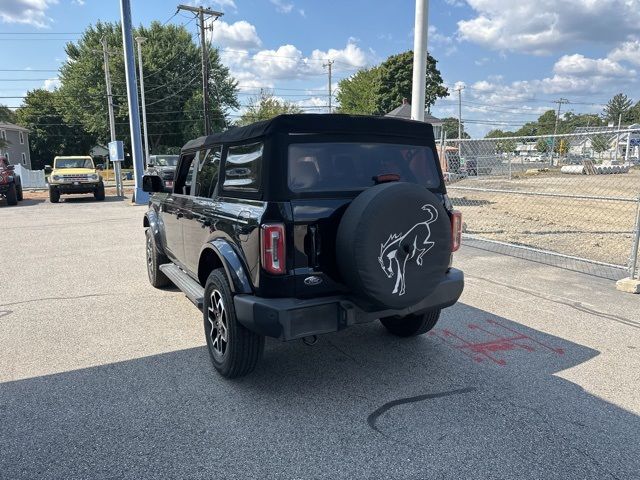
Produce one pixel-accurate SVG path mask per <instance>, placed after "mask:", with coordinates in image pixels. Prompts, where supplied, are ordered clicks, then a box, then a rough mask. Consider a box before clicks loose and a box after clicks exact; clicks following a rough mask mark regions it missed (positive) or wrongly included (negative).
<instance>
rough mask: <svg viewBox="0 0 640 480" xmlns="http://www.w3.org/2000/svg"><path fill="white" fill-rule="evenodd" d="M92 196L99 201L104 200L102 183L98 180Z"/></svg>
mask: <svg viewBox="0 0 640 480" xmlns="http://www.w3.org/2000/svg"><path fill="white" fill-rule="evenodd" d="M93 196H94V197H95V199H96V200H98V201H99V202H101V201H103V200H104V183H102V182H100V183H99V184H98V186H97V187H96V190H95V192H93Z"/></svg>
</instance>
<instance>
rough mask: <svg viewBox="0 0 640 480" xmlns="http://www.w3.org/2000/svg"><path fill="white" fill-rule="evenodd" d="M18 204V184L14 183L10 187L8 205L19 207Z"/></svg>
mask: <svg viewBox="0 0 640 480" xmlns="http://www.w3.org/2000/svg"><path fill="white" fill-rule="evenodd" d="M17 204H18V194H17V193H16V184H15V183H12V184H11V185H9V190H8V191H7V205H17Z"/></svg>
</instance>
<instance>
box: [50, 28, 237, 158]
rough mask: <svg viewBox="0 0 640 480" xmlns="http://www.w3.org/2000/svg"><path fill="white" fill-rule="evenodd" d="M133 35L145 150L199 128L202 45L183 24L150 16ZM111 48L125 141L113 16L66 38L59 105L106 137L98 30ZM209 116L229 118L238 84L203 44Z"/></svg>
mask: <svg viewBox="0 0 640 480" xmlns="http://www.w3.org/2000/svg"><path fill="white" fill-rule="evenodd" d="M135 35H136V36H143V37H145V38H146V41H145V42H144V43H143V44H142V58H143V64H144V65H143V67H144V76H145V78H144V80H145V82H144V83H145V94H146V106H147V117H148V120H147V123H148V127H149V142H150V145H151V151H152V152H154V153H156V152H161V151H165V150H166V149H167V148H170V147H177V146H181V145H183V144H184V143H185V142H186V141H187V140H188V139H190V138H192V137H194V136H199V135H202V134H203V131H202V125H203V120H202V107H201V102H198V100H199V99H201V98H202V96H201V95H202V93H201V89H202V87H201V82H200V78H201V76H200V50H199V47H198V46H196V44H195V43H194V41H193V38H192V37H191V34H190V33H189V32H188V31H187V30H186V29H185V28H184V27H182V26H175V25H161V24H160V23H158V22H153V23H152V24H151V25H150V26H149V27H140V28H138V29H136V31H135ZM103 37H104V38H105V39H106V42H107V45H108V49H109V51H110V52H111V55H110V62H109V67H110V73H111V80H112V94H113V98H114V106H115V117H116V136H117V137H118V138H121V139H123V140H125V142H127V143H128V141H129V138H130V135H129V118H128V105H127V96H126V82H125V73H124V62H123V57H122V54H121V52H122V38H121V31H120V26H119V25H118V24H116V23H104V22H98V23H97V24H96V25H95V26H89V27H88V28H87V29H86V30H85V31H84V33H83V34H82V36H81V38H80V39H79V40H78V41H77V42H71V43H67V45H66V53H67V57H68V60H67V62H66V63H65V64H64V65H63V66H62V67H61V69H60V81H61V86H60V89H59V92H58V94H59V98H60V99H61V100H63V103H61V105H60V110H61V112H62V114H63V117H64V119H65V120H66V121H67V122H69V123H78V124H81V125H82V127H83V128H84V130H85V131H86V132H87V133H89V134H91V135H93V136H95V138H96V139H97V140H98V141H99V142H100V143H103V144H104V143H105V142H107V141H108V139H109V126H108V113H107V100H106V86H105V80H104V69H103V57H102V53H101V52H102V43H101V41H102V38H103ZM209 66H210V78H211V88H210V95H211V98H210V105H211V106H212V108H211V112H210V114H211V121H212V125H214V127H215V128H216V129H218V130H219V129H221V128H223V127H224V125H226V123H227V111H228V110H229V109H232V108H238V107H239V104H238V101H237V96H236V90H237V84H236V82H235V80H234V79H233V78H231V77H230V76H229V71H228V69H227V68H226V67H224V66H223V65H222V64H221V62H220V57H219V53H218V51H217V50H215V49H210V50H209Z"/></svg>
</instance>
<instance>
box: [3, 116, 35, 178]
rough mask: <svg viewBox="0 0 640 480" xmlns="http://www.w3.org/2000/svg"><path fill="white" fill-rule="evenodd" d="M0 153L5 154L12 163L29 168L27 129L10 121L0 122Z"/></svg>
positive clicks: (29, 156) (29, 155)
mask: <svg viewBox="0 0 640 480" xmlns="http://www.w3.org/2000/svg"><path fill="white" fill-rule="evenodd" d="M5 143H6V145H4V146H0V153H1V154H3V155H5V156H6V157H7V158H8V159H9V162H10V163H11V164H12V165H22V166H23V167H24V168H27V169H29V170H30V169H31V154H30V153H29V130H28V129H26V128H24V127H21V126H19V125H14V124H12V123H5V122H0V145H1V144H5Z"/></svg>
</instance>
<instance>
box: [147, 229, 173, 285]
mask: <svg viewBox="0 0 640 480" xmlns="http://www.w3.org/2000/svg"><path fill="white" fill-rule="evenodd" d="M145 236H146V237H147V240H146V247H147V255H146V257H147V274H148V275H149V283H150V284H151V285H152V286H154V287H155V288H162V287H167V286H169V285H171V280H169V279H168V278H167V276H166V275H165V274H164V273H162V271H161V270H160V265H164V264H165V263H169V259H168V258H167V257H166V256H165V255H164V254H162V253H160V252H159V251H158V247H157V246H156V242H155V239H154V238H153V232H151V229H150V228H147V230H146V232H145Z"/></svg>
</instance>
